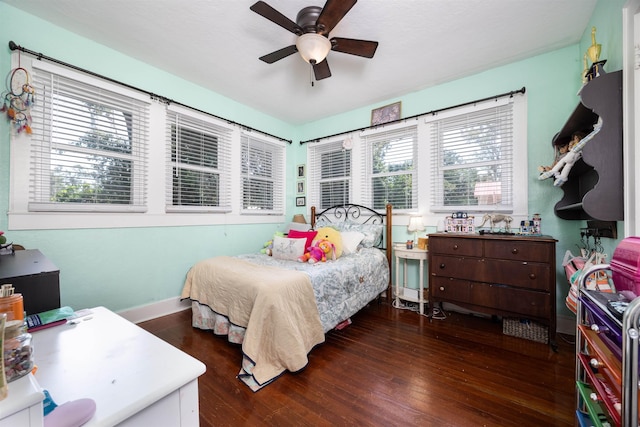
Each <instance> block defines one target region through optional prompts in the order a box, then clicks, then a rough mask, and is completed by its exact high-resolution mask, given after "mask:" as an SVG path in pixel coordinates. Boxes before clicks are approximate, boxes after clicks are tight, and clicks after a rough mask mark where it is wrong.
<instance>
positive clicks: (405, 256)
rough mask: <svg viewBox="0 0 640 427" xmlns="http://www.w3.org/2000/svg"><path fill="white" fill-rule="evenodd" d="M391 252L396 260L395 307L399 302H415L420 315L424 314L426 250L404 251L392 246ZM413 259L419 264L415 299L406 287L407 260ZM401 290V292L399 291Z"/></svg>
mask: <svg viewBox="0 0 640 427" xmlns="http://www.w3.org/2000/svg"><path fill="white" fill-rule="evenodd" d="M393 252H394V255H395V258H396V281H395V282H396V283H395V291H396V305H398V304H399V302H400V300H401V299H403V300H406V301H412V302H417V303H418V304H419V305H420V314H424V303H425V302H426V300H425V298H424V262H425V261H426V260H427V254H428V252H427V250H426V249H417V248H414V249H406V247H404V248H403V247H400V246H397V245H396V246H394V248H393ZM400 259H402V260H403V268H402V274H403V277H402V286H401V285H400ZM409 259H414V260H417V261H419V262H420V265H419V272H418V274H419V279H418V289H416V292H417V294H418V295H417V297H414V296H412V295H409V293H408V292H409V291H410V289H409V288H408V287H407V274H408V272H407V260H409ZM400 288H402V291H401V289H400Z"/></svg>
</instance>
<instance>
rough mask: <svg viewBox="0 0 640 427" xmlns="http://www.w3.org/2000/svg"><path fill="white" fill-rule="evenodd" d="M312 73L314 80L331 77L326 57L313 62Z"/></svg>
mask: <svg viewBox="0 0 640 427" xmlns="http://www.w3.org/2000/svg"><path fill="white" fill-rule="evenodd" d="M313 75H314V76H316V80H322V79H326V78H327V77H331V70H330V69H329V63H328V62H327V60H326V59H325V60H324V61H322V62H320V63H318V64H313Z"/></svg>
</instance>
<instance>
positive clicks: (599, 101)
mask: <svg viewBox="0 0 640 427" xmlns="http://www.w3.org/2000/svg"><path fill="white" fill-rule="evenodd" d="M580 101H581V102H580V103H579V104H578V106H577V107H576V109H575V110H574V111H573V113H572V114H571V116H570V117H569V119H568V120H567V121H566V123H565V124H564V126H563V127H562V129H561V130H560V132H558V134H557V135H556V136H555V137H554V139H553V142H552V144H553V145H554V146H560V145H564V144H567V143H568V142H569V141H570V140H571V135H572V134H573V133H574V132H576V131H580V132H583V133H585V134H588V133H590V132H592V131H593V125H594V124H596V122H597V121H598V118H599V117H600V118H602V128H601V129H600V132H598V133H597V134H596V135H595V136H594V137H593V139H592V140H591V141H589V142H588V143H587V144H586V145H585V146H584V148H583V149H582V158H581V159H579V160H578V161H577V162H576V163H575V164H574V166H573V168H572V169H571V172H570V173H569V179H568V181H567V182H566V183H565V184H564V185H563V186H562V187H561V188H562V191H563V193H564V194H563V197H562V199H561V200H560V201H559V202H558V203H556V205H555V207H554V212H555V214H556V216H558V217H559V218H562V219H568V220H588V219H592V220H600V221H622V220H623V219H624V205H623V175H622V71H616V72H612V73H602V74H601V75H600V76H599V77H596V78H594V79H593V80H591V81H589V82H588V83H587V84H586V85H585V86H584V87H583V88H582V90H581V92H580Z"/></svg>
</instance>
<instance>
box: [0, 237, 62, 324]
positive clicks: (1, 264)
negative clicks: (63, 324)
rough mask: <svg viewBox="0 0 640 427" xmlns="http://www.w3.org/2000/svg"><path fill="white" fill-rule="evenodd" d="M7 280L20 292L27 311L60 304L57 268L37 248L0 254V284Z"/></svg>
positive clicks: (30, 311) (46, 308) (48, 308)
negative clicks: (10, 253)
mask: <svg viewBox="0 0 640 427" xmlns="http://www.w3.org/2000/svg"><path fill="white" fill-rule="evenodd" d="M6 283H11V284H12V285H13V286H14V288H15V293H19V294H22V298H23V301H24V310H25V311H26V312H27V314H28V315H29V314H35V313H41V312H43V311H47V310H53V309H54V308H59V307H60V269H58V267H56V266H55V265H54V264H53V263H52V262H51V261H49V259H47V258H46V257H45V256H44V255H43V254H42V253H41V252H40V251H39V250H37V249H30V250H24V251H15V253H14V254H13V255H2V256H0V285H3V284H6Z"/></svg>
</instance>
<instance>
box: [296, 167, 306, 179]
mask: <svg viewBox="0 0 640 427" xmlns="http://www.w3.org/2000/svg"><path fill="white" fill-rule="evenodd" d="M296 176H297V177H298V178H304V177H305V167H304V165H298V174H297V175H296Z"/></svg>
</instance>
